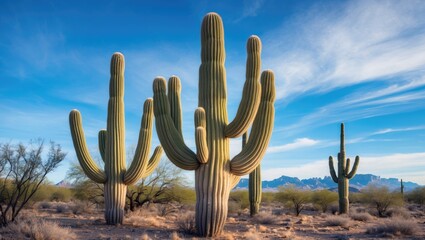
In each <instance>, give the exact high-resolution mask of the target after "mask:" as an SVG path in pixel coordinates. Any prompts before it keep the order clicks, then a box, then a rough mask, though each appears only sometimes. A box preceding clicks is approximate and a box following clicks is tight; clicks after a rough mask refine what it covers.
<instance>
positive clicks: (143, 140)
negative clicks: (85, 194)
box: [124, 98, 153, 185]
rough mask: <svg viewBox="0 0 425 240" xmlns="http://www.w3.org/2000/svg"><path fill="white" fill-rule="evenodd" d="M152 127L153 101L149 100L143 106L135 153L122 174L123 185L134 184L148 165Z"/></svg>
mask: <svg viewBox="0 0 425 240" xmlns="http://www.w3.org/2000/svg"><path fill="white" fill-rule="evenodd" d="M152 126H153V99H152V98H149V99H147V100H146V101H145V103H144V106H143V116H142V121H141V126H140V132H139V140H138V142H137V147H136V153H135V154H134V158H133V161H132V162H131V165H130V167H129V168H128V170H127V171H126V172H125V174H124V183H125V184H127V185H132V184H134V183H136V182H137V181H138V180H139V179H140V178H141V176H142V175H143V172H144V171H145V169H146V166H147V165H148V156H149V151H150V148H151V140H152Z"/></svg>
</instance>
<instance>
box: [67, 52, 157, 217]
mask: <svg viewBox="0 0 425 240" xmlns="http://www.w3.org/2000/svg"><path fill="white" fill-rule="evenodd" d="M69 124H70V127H71V135H72V140H73V142H74V148H75V151H76V153H77V158H78V161H79V162H80V165H81V167H82V168H83V170H84V173H85V174H86V175H87V177H89V178H90V179H91V180H93V181H95V182H97V183H103V184H104V196H105V219H106V223H107V224H112V225H115V224H122V222H123V217H124V206H125V195H126V191H127V185H131V184H134V183H136V182H137V181H138V180H139V179H140V178H143V177H146V176H148V175H149V174H151V173H152V172H153V170H154V169H155V167H156V166H157V164H158V162H159V159H160V157H161V153H162V147H161V146H158V147H156V149H155V151H154V153H153V155H152V157H151V158H150V160H149V159H148V155H149V151H150V147H151V139H152V125H153V100H152V99H147V100H146V101H145V103H144V106H143V117H142V123H141V129H140V133H139V140H138V144H137V148H136V152H135V155H134V159H133V161H132V163H131V165H130V167H129V169H128V170H126V160H125V142H124V141H125V120H124V56H123V55H122V54H121V53H114V55H112V59H111V79H110V85H109V103H108V117H107V127H106V130H100V131H99V151H100V155H101V157H102V160H103V161H104V163H105V170H104V171H102V170H101V169H99V167H98V166H97V165H96V163H95V162H94V161H93V159H92V157H91V156H90V153H89V150H88V148H87V144H86V141H85V137H84V131H83V127H82V119H81V114H80V112H79V111H78V110H76V109H74V110H72V111H71V113H70V114H69Z"/></svg>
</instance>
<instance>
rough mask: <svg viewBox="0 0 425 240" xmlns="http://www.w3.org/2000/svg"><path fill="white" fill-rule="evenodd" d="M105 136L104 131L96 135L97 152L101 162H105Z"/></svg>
mask: <svg viewBox="0 0 425 240" xmlns="http://www.w3.org/2000/svg"><path fill="white" fill-rule="evenodd" d="M106 134H107V132H106V129H102V130H100V131H99V134H98V145H99V152H100V156H101V157H102V161H103V162H105V147H106Z"/></svg>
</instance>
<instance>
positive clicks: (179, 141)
mask: <svg viewBox="0 0 425 240" xmlns="http://www.w3.org/2000/svg"><path fill="white" fill-rule="evenodd" d="M153 92H154V113H155V123H156V124H155V125H156V131H157V133H158V138H159V140H160V142H161V145H162V147H163V148H164V151H165V154H166V155H167V157H168V158H169V159H170V161H171V162H173V163H174V164H175V165H176V166H177V167H179V168H182V169H184V170H195V169H197V168H198V167H199V162H198V160H197V157H196V154H195V153H194V152H193V151H192V150H190V149H189V148H188V147H187V146H186V144H185V143H184V141H183V138H182V136H181V135H180V133H179V132H178V131H177V129H176V127H175V126H174V123H173V120H172V118H171V114H170V106H169V102H168V99H167V96H166V94H165V79H164V78H162V77H158V78H155V80H154V82H153Z"/></svg>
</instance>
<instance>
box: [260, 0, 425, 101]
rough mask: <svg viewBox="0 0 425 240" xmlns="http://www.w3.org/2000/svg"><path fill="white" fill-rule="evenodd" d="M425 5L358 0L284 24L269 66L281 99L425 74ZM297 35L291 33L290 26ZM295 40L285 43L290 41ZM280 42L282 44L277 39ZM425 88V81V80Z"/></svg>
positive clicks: (274, 34)
mask: <svg viewBox="0 0 425 240" xmlns="http://www.w3.org/2000/svg"><path fill="white" fill-rule="evenodd" d="M424 10H425V4H424V3H423V2H415V4H403V3H402V2H396V1H385V2H383V3H381V2H376V1H352V2H348V3H347V4H346V5H344V6H342V9H341V11H340V12H338V13H334V12H330V13H327V14H322V15H317V14H316V15H313V13H315V11H314V9H313V10H311V14H310V17H308V16H309V14H308V13H307V14H306V15H307V17H304V18H303V19H302V20H303V21H301V20H298V22H297V21H296V22H297V23H295V24H294V23H292V22H291V25H290V26H287V25H283V27H282V30H281V31H275V32H272V33H270V34H269V36H268V37H267V39H268V42H269V43H268V44H265V46H267V45H271V46H272V47H270V48H269V49H267V50H266V47H265V51H266V52H267V53H268V57H267V59H266V60H265V62H268V64H267V65H269V66H273V67H272V68H273V69H276V72H277V73H276V75H277V76H280V78H279V79H277V85H278V91H277V97H278V98H279V99H289V100H290V99H292V98H293V97H295V96H297V95H300V94H302V93H305V92H319V93H320V92H328V91H330V90H332V89H335V88H339V87H344V86H349V85H353V84H358V83H363V82H370V81H384V82H385V81H388V78H389V77H394V76H398V77H400V78H401V79H400V81H402V82H403V81H408V80H406V79H403V77H405V76H406V75H409V78H410V76H411V75H412V73H416V74H419V75H421V76H422V75H423V72H421V70H423V69H424V66H425V56H424V55H423V54H421V53H423V52H424V51H425V33H424V32H421V31H415V30H416V29H418V28H420V27H422V26H424V25H425V20H424V19H423V15H422V13H423V11H424ZM289 27H290V28H291V29H294V28H295V29H298V30H293V31H295V34H291V32H288V28H289ZM289 34H291V40H290V41H289V40H288V41H289V42H288V41H281V39H286V38H288V35H289ZM273 39H279V41H276V40H273ZM422 85H423V82H422Z"/></svg>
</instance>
